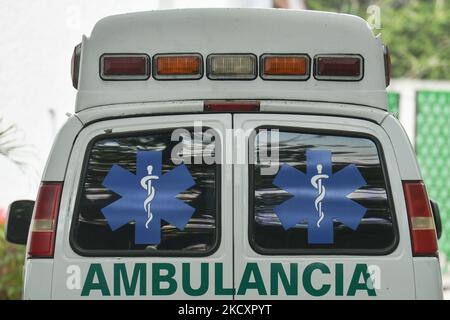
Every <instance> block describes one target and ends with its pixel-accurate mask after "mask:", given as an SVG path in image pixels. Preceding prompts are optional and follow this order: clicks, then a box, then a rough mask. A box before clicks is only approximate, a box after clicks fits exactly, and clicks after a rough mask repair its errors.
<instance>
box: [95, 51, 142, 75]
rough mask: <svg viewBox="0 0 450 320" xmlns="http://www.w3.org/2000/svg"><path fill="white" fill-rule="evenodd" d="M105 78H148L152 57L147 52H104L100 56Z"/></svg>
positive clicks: (102, 72)
mask: <svg viewBox="0 0 450 320" xmlns="http://www.w3.org/2000/svg"><path fill="white" fill-rule="evenodd" d="M100 77H101V78H102V79H103V80H147V79H148V78H149V77H150V57H149V56H148V55H146V54H104V55H103V56H102V57H101V58H100Z"/></svg>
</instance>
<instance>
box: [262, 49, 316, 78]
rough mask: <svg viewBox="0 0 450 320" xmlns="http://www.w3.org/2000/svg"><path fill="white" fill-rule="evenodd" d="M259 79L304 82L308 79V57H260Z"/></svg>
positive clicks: (266, 55)
mask: <svg viewBox="0 0 450 320" xmlns="http://www.w3.org/2000/svg"><path fill="white" fill-rule="evenodd" d="M261 78H263V79H265V80H306V79H308V78H309V57H308V56H307V55H298V54H283V55H274V54H265V55H263V56H262V57H261Z"/></svg>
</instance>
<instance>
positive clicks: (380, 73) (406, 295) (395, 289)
mask: <svg viewBox="0 0 450 320" xmlns="http://www.w3.org/2000/svg"><path fill="white" fill-rule="evenodd" d="M105 53H107V54H111V53H145V54H147V55H148V56H149V57H150V58H151V57H153V56H155V55H157V54H161V53H198V54H200V55H201V56H202V57H203V58H204V59H205V60H206V57H208V56H209V55H210V54H217V53H219V54H220V53H251V54H254V55H256V56H257V57H258V58H259V57H261V56H262V55H264V54H267V53H273V54H281V53H301V54H307V55H308V56H309V57H311V58H313V57H315V56H316V55H318V54H353V53H354V54H358V55H360V56H362V57H363V61H364V76H363V78H362V79H361V80H360V81H352V82H348V81H321V80H318V79H316V78H315V77H313V76H312V75H311V76H310V77H309V79H307V80H306V81H265V80H263V79H262V78H261V77H259V76H258V77H256V78H255V79H254V80H251V81H213V80H210V79H209V78H208V77H207V76H203V77H202V78H201V79H198V80H189V81H156V80H155V79H154V78H153V77H150V79H148V80H146V81H104V80H102V79H101V78H100V77H99V58H100V57H101V56H102V55H103V54H105ZM385 87H386V85H385V70H384V65H383V47H382V43H381V40H380V38H379V37H375V36H373V34H372V32H371V30H370V28H369V27H368V26H367V24H366V22H365V21H363V20H362V19H360V18H357V17H354V16H348V15H341V14H331V13H321V12H309V11H284V10H256V9H198V10H171V11H162V12H146V13H137V14H127V15H119V16H113V17H108V18H106V19H103V20H101V21H100V22H99V23H98V24H97V25H96V26H95V28H94V31H93V32H92V34H91V36H90V37H89V38H87V37H83V42H82V52H81V62H80V73H79V91H78V95H77V102H76V107H75V111H76V113H75V114H74V115H73V116H71V117H70V118H69V119H68V121H67V123H66V124H65V125H64V127H63V128H62V129H61V131H60V132H59V134H58V136H57V138H56V140H55V143H54V146H53V148H52V151H51V153H50V157H49V159H48V162H47V166H46V169H45V172H44V175H43V177H42V181H43V182H44V183H45V182H63V188H62V194H61V198H60V204H59V211H58V217H57V225H56V239H55V246H54V253H53V257H52V258H41V259H39V258H33V257H30V258H28V259H27V260H26V262H25V273H24V298H25V299H81V298H88V299H102V298H109V299H198V298H202V299H311V298H322V299H348V298H356V299H441V298H442V283H441V273H440V267H439V261H438V258H437V256H436V255H434V256H433V255H429V256H414V254H413V249H412V244H411V235H410V227H409V222H408V214H407V205H406V203H405V195H404V189H403V186H402V182H404V181H421V180H422V176H421V173H420V170H419V167H418V165H417V162H416V158H415V154H414V151H413V149H412V147H411V145H410V143H409V140H408V137H407V135H406V134H405V132H404V130H403V129H402V127H401V125H400V123H399V122H398V121H397V120H396V119H395V118H394V117H393V116H392V115H390V114H389V113H388V112H387V98H386V88H385ZM209 100H227V101H228V100H233V101H236V100H239V101H240V100H250V101H255V100H256V101H258V102H259V112H237V113H234V112H221V113H214V112H212V113H211V112H207V113H205V112H204V106H205V101H209ZM199 121H201V123H202V125H203V126H205V127H208V128H212V129H214V130H215V131H216V132H218V133H220V134H221V135H220V136H221V137H222V140H223V141H221V143H220V148H221V150H220V152H219V154H220V157H221V159H222V160H223V162H222V163H224V165H221V166H219V170H220V177H221V178H220V179H219V181H218V182H217V183H218V188H217V189H216V191H217V192H218V193H220V194H219V195H218V196H219V198H220V200H219V201H218V205H219V208H218V210H219V211H220V213H221V214H220V215H219V218H220V223H219V224H218V228H220V231H219V232H220V236H219V241H218V244H217V247H216V248H215V250H214V251H213V252H211V253H210V254H208V255H206V256H202V257H200V256H176V255H175V256H124V255H120V256H114V255H106V256H95V254H88V255H85V254H83V253H80V252H79V250H76V249H74V247H73V245H72V243H71V240H70V236H69V235H71V229H72V228H73V221H74V212H76V211H77V201H78V200H77V199H78V193H79V192H80V185H81V184H82V179H83V172H84V170H85V166H86V164H85V161H83V159H85V158H86V154H87V150H89V148H90V144H91V143H92V141H93V140H95V139H96V138H97V137H99V136H102V137H103V136H108V135H117V136H120V135H121V134H126V133H129V132H143V131H153V130H154V131H155V132H156V131H158V130H164V129H168V130H173V129H176V128H184V127H191V126H193V125H194V123H195V122H199ZM261 127H277V128H292V130H294V131H297V130H300V131H302V130H305V131H306V132H314V131H317V132H327V131H330V132H338V133H339V134H345V135H348V136H354V135H355V136H360V135H363V136H367V137H372V138H373V139H374V140H375V141H377V143H378V146H379V147H380V148H381V149H382V161H383V170H384V172H385V176H386V179H387V184H388V189H389V192H388V194H389V198H390V199H389V200H390V201H391V206H392V208H393V210H392V215H393V221H394V224H395V226H394V228H393V229H395V231H394V232H395V241H394V242H395V243H393V245H392V248H391V249H390V250H388V252H387V251H386V252H385V253H383V254H379V253H378V254H362V253H359V254H354V255H353V254H348V253H347V254H332V253H330V254H263V253H261V252H257V250H254V248H253V246H252V245H251V243H250V241H249V239H250V238H252V235H251V234H250V232H251V230H250V228H249V223H250V221H249V208H250V205H251V204H250V203H249V201H250V195H249V190H250V189H251V181H250V178H249V177H250V171H251V168H250V166H249V165H248V164H247V163H248V159H247V157H248V155H249V154H250V153H251V152H252V151H251V149H250V145H251V143H249V137H248V136H242V135H234V136H230V135H227V130H229V129H234V130H237V129H240V130H243V131H254V130H256V129H257V128H261ZM242 155H244V156H243V157H244V160H245V161H243V162H241V163H239V162H238V161H234V162H233V163H231V164H230V163H229V162H227V161H226V159H236V158H237V157H241V156H242ZM30 234H31V231H30ZM29 238H30V237H29ZM29 241H30V240H29ZM28 246H30V244H28ZM156 263H158V264H170V265H171V266H173V267H174V270H175V273H174V275H173V277H172V279H174V281H175V282H176V283H177V288H176V290H175V291H174V292H171V293H170V294H159V295H155V292H153V290H152V289H153V282H154V279H152V277H153V276H154V273H153V271H154V269H153V268H155V264H156ZM202 263H203V264H204V263H206V264H207V266H208V267H207V274H208V276H207V278H208V279H209V286H208V287H207V289H206V290H205V292H203V293H202V294H201V295H200V297H197V296H195V295H192V294H189V290H186V289H185V288H184V281H186V279H183V278H186V274H183V268H184V265H183V264H189V266H190V274H191V277H190V282H191V286H192V288H199V286H201V284H202V283H203V282H204V281H205V279H204V277H200V273H201V268H203V266H202ZM93 264H97V265H100V267H101V269H102V270H103V274H104V276H105V278H106V282H107V285H108V288H109V290H107V291H109V292H107V291H103V290H102V289H98V287H97V289H96V288H95V286H93V287H92V290H90V291H88V292H87V293H88V294H83V291H84V290H83V287H84V286H85V282H86V278H87V275H88V273H90V268H92V265H93ZM118 264H123V266H124V268H125V269H124V270H125V274H127V275H128V279H129V280H130V281H131V279H132V278H133V279H134V271H136V275H137V278H136V279H138V280H136V281H141V280H142V277H144V276H143V274H141V273H139V272H138V269H135V268H136V265H139V266H141V267H142V266H143V265H145V267H142V268H143V269H142V272H143V273H144V272H146V274H147V276H146V277H144V278H145V281H146V290H143V291H140V290H142V283H140V285H141V286H139V285H137V286H136V285H135V288H134V289H135V290H134V291H133V292H126V290H124V286H125V285H124V284H123V283H118V284H116V283H115V281H119V280H120V277H122V280H123V277H124V274H123V273H121V274H120V275H118V270H116V269H115V268H116V266H115V265H118ZM279 264H281V266H282V268H283V270H284V272H285V274H290V273H289V272H290V271H291V272H297V276H295V275H292V274H291V276H292V277H293V278H290V279H291V280H292V281H294V280H293V279H297V278H296V277H298V281H297V283H298V284H296V285H294V286H297V289H298V290H295V289H292V288H293V287H290V286H289V285H288V284H286V283H284V285H283V284H282V279H281V278H279V279H278V281H279V283H278V284H273V283H271V281H272V278H273V276H274V270H275V269H276V268H279V266H280V265H279ZM218 265H220V267H218ZM249 265H251V266H255V265H256V268H257V269H258V271H259V273H260V275H261V277H262V282H263V284H261V283H258V284H256V285H254V286H253V287H251V288H240V287H241V286H244V287H245V285H243V284H242V283H243V282H245V281H246V280H245V278H246V277H247V275H248V274H247V275H246V273H247V272H249V270H248V269H247V268H248V266H249ZM319 265H320V266H322V267H320V268H317V269H312V270H313V271H314V272H312V270H311V269H310V268H309V266H319ZM361 265H365V266H366V267H367V266H368V267H369V271H373V270H375V271H374V272H375V274H376V275H375V276H376V277H377V276H379V279H378V280H377V279H371V280H372V281H373V282H374V283H373V285H374V287H375V292H376V294H375V295H370V294H368V292H369V291H368V290H356V291H354V292H353V293H351V292H350V291H351V290H350V287H351V286H352V283H353V279H352V278H353V277H355V268H358V266H361ZM294 267H295V268H294ZM272 268H273V270H272ZM290 268H294V269H290ZM371 268H372V269H371ZM308 269H309V271H308ZM139 270H140V269H139ZM277 270H278V269H277ZM289 270H290V271H289ZM293 270H294V271H293ZM97 271H98V270H97ZM253 271H255V270H253ZM307 273H308V274H309V277H308V276H305V274H307ZM96 275H97V277H98V276H99V274H98V273H97V274H96ZM253 276H255V273H254V274H253ZM356 276H358V280H357V281H356V282H358V283H359V275H358V274H356ZM139 277H141V278H139ZM219 278H220V282H221V284H220V285H219V284H218V283H217V281H219ZM338 278H339V280H337V279H338ZM117 279H119V280H117ZM366 280H367V279H366ZM97 281H98V282H101V281H102V280H101V279H98V280H97V278H96V279H95V281H94V282H95V283H97ZM247 281H248V279H247ZM255 281H257V280H255ZM280 281H281V282H280ZM119 282H120V281H119ZM247 284H248V283H247ZM116 286H118V287H119V289H118V290H116ZM121 286H122V287H121ZM144 286H145V285H144ZM218 286H220V287H221V289H224V288H228V289H234V292H232V291H230V290H228V291H227V290H226V289H225V290H224V291H221V290H220V289H218ZM261 286H263V287H265V290H264V289H261ZM308 286H309V287H308ZM255 287H257V288H255ZM274 287H277V288H278V289H276V288H275V289H274ZM311 287H312V288H311ZM113 288H114V289H113ZM137 288H140V289H137ZM289 288H291V290H293V291H289V290H288V289H289ZM241 289H242V290H241ZM322 289H323V291H321V290H322ZM230 292H231V293H230ZM85 293H86V292H85ZM105 293H109V294H105Z"/></svg>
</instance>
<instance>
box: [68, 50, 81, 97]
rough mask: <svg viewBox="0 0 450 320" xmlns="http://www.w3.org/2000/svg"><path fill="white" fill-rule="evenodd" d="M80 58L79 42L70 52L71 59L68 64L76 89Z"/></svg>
mask: <svg viewBox="0 0 450 320" xmlns="http://www.w3.org/2000/svg"><path fill="white" fill-rule="evenodd" d="M80 59H81V43H80V44H78V45H77V46H75V48H74V49H73V54H72V61H71V65H70V67H71V68H70V69H71V70H70V73H71V75H72V85H73V87H74V88H75V89H78V78H79V73H80Z"/></svg>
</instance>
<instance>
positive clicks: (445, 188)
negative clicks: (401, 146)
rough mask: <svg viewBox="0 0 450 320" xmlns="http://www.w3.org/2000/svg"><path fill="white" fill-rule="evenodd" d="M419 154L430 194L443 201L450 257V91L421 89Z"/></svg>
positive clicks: (446, 249) (444, 248)
mask: <svg viewBox="0 0 450 320" xmlns="http://www.w3.org/2000/svg"><path fill="white" fill-rule="evenodd" d="M416 112H417V117H416V153H417V156H418V159H419V165H420V168H421V170H422V174H423V177H424V179H425V183H426V185H427V189H428V194H429V196H430V198H431V199H433V200H435V201H437V202H438V203H439V208H440V212H441V217H442V238H441V240H440V242H439V245H440V249H441V251H442V252H444V253H445V254H446V255H447V259H448V258H450V234H449V233H450V198H449V196H450V193H449V190H450V150H449V148H450V92H444V91H419V92H418V93H417V106H416Z"/></svg>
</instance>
